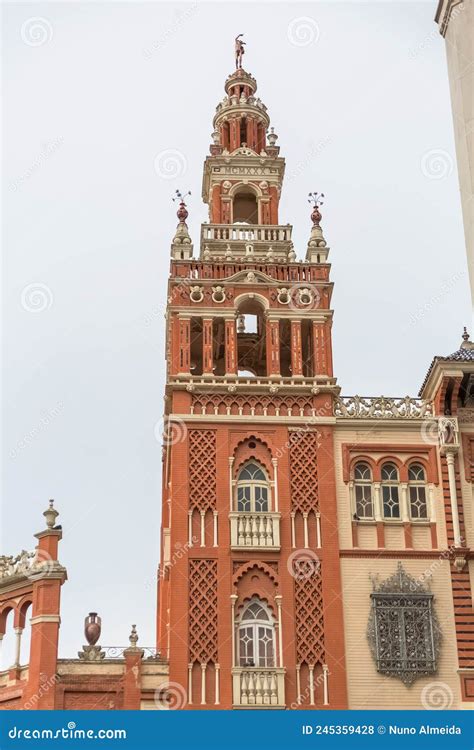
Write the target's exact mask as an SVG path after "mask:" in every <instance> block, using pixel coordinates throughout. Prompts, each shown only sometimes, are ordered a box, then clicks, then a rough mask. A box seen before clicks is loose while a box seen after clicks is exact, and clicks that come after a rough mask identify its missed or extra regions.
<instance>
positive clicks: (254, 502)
mask: <svg viewBox="0 0 474 750" xmlns="http://www.w3.org/2000/svg"><path fill="white" fill-rule="evenodd" d="M237 510H238V511H240V512H241V513H267V512H268V511H269V510H270V497H269V484H268V479H267V475H266V474H265V471H264V470H263V469H262V467H261V466H260V464H257V463H255V462H254V461H251V462H250V463H248V464H246V465H245V466H244V467H243V468H242V469H241V470H240V472H239V476H238V478H237Z"/></svg>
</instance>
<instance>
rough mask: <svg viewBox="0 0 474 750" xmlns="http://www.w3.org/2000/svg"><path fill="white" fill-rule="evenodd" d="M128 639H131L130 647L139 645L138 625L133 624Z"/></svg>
mask: <svg viewBox="0 0 474 750" xmlns="http://www.w3.org/2000/svg"><path fill="white" fill-rule="evenodd" d="M128 640H129V641H130V647H131V648H136V647H137V641H138V633H137V626H136V625H132V631H131V633H130V635H129V637H128Z"/></svg>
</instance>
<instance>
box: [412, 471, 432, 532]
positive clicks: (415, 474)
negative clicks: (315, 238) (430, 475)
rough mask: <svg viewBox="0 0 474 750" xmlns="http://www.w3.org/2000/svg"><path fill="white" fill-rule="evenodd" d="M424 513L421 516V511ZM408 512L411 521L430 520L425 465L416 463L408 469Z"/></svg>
mask: <svg viewBox="0 0 474 750" xmlns="http://www.w3.org/2000/svg"><path fill="white" fill-rule="evenodd" d="M423 508H424V513H423V515H421V510H422V509H423ZM408 512H409V514H410V520H411V521H414V522H415V523H416V522H417V521H423V522H426V521H428V520H429V497H428V488H427V486H426V471H425V467H424V466H423V464H421V463H419V462H417V461H414V462H413V463H411V464H410V465H409V467H408Z"/></svg>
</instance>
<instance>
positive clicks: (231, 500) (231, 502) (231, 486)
mask: <svg viewBox="0 0 474 750" xmlns="http://www.w3.org/2000/svg"><path fill="white" fill-rule="evenodd" d="M233 465H234V457H233V456H229V508H230V511H231V512H232V510H233V507H234V482H233V480H232V467H233Z"/></svg>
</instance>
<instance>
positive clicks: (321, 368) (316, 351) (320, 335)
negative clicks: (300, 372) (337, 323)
mask: <svg viewBox="0 0 474 750" xmlns="http://www.w3.org/2000/svg"><path fill="white" fill-rule="evenodd" d="M312 335H313V375H314V376H315V377H317V376H318V375H328V374H329V371H328V352H327V346H326V331H325V326H324V323H317V322H316V321H315V320H313V330H312Z"/></svg>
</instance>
